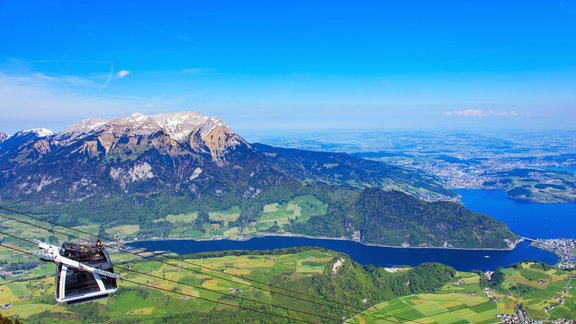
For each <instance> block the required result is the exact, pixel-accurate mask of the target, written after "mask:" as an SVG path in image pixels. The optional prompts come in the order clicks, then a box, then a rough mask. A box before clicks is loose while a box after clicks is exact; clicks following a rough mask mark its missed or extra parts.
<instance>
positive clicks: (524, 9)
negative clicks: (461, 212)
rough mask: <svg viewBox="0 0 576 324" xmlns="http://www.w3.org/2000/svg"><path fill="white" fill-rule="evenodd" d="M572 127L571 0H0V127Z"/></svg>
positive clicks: (575, 109) (575, 67)
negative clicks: (162, 123)
mask: <svg viewBox="0 0 576 324" xmlns="http://www.w3.org/2000/svg"><path fill="white" fill-rule="evenodd" d="M185 110H198V111H201V112H202V113H204V114H207V115H210V116H218V117H221V118H223V119H224V120H225V121H226V122H227V123H228V124H229V125H230V126H232V127H233V128H234V129H235V130H238V131H239V132H244V133H256V132H278V133H281V132H284V131H298V130H306V131H314V130H330V129H333V130H340V129H351V130H358V129H381V130H387V129H389V130H415V129H416V130H433V129H459V130H460V129H471V130H483V129H528V130H530V129H576V126H575V125H576V1H574V0H559V1H553V0H546V1H530V0H524V1H504V0H499V1H492V0H483V1H474V0H470V1H429V0H428V1H425V0H406V1H334V0H332V1H312V0H302V1H301V0H291V1H274V0H267V1H220V0H210V1H208V0H205V1H173V0H167V1H90V2H89V1H71V0H70V1H67V0H60V1H53V0H42V1H23V0H0V113H1V115H2V118H1V119H0V131H4V132H8V133H10V132H14V131H16V130H18V129H27V128H34V127H46V128H52V129H54V130H56V131H58V130H61V129H62V128H64V127H65V126H66V125H68V124H70V123H72V122H75V121H77V120H79V119H83V118H87V117H93V116H96V117H113V116H125V115H129V114H131V113H134V112H141V113H161V112H168V111H185Z"/></svg>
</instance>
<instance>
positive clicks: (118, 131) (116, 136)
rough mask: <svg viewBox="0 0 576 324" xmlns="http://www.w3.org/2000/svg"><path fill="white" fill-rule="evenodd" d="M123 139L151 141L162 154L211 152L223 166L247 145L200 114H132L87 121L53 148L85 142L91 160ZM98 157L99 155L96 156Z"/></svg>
mask: <svg viewBox="0 0 576 324" xmlns="http://www.w3.org/2000/svg"><path fill="white" fill-rule="evenodd" d="M158 133H160V134H164V136H163V139H157V140H153V139H152V137H151V136H152V135H153V134H158ZM122 138H131V140H128V141H127V142H128V143H127V145H128V146H133V145H140V144H142V143H143V142H142V141H141V140H142V139H144V138H146V139H147V140H145V141H152V142H151V145H153V146H155V147H158V146H162V147H163V149H162V150H163V151H170V152H173V153H174V152H176V151H174V149H173V148H174V147H176V146H179V145H180V146H182V147H187V148H189V149H192V150H194V151H199V152H208V153H210V155H211V156H212V160H214V161H219V162H222V161H223V160H225V158H224V155H225V153H226V151H227V150H228V149H230V148H234V147H236V146H238V145H240V144H245V145H248V143H247V142H246V141H244V139H242V138H241V137H240V136H238V135H237V134H235V133H234V132H233V131H232V130H231V129H230V128H229V127H228V126H227V125H226V124H225V123H224V122H223V121H222V120H221V119H218V118H214V117H208V116H204V115H202V114H200V113H199V112H176V113H164V114H157V115H144V114H139V113H137V114H132V115H130V116H128V117H119V118H112V119H86V120H83V121H81V122H79V123H76V124H74V125H72V126H70V127H68V128H67V129H65V130H64V131H62V132H61V133H59V134H58V135H56V136H55V137H54V144H55V145H57V146H59V147H65V146H69V145H73V144H78V143H79V142H86V143H84V145H83V149H82V150H83V151H86V149H88V151H89V153H90V155H91V156H93V155H94V154H96V153H97V152H98V150H99V149H98V147H102V148H103V149H104V154H108V153H109V152H110V151H111V150H114V149H115V148H116V147H117V145H118V144H119V143H120V142H121V139H122ZM97 155H99V153H98V154H97Z"/></svg>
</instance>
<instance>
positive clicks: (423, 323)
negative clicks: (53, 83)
mask: <svg viewBox="0 0 576 324" xmlns="http://www.w3.org/2000/svg"><path fill="white" fill-rule="evenodd" d="M0 216H1V214H0ZM0 234H2V235H6V236H10V237H12V238H15V239H18V240H22V241H24V242H28V243H31V244H36V243H35V242H34V241H32V240H28V239H25V238H21V237H18V236H16V235H12V234H8V233H5V232H1V231H0ZM0 246H2V244H0ZM4 246H5V247H7V248H11V247H9V246H6V245H4ZM11 249H13V250H17V251H20V252H22V253H27V254H32V253H29V252H26V251H22V250H18V249H16V248H11ZM32 255H33V254H32ZM115 267H116V268H119V269H122V270H125V271H129V272H134V273H137V274H140V275H145V276H149V277H152V278H155V279H159V280H165V281H169V282H173V283H177V284H181V285H185V286H189V287H193V288H200V289H203V290H206V291H210V292H214V293H218V294H221V295H227V296H231V297H233V298H238V299H241V300H247V301H252V302H256V303H260V304H265V305H268V306H275V307H280V308H284V309H286V310H291V311H295V312H298V313H303V314H307V315H312V316H316V317H319V318H324V319H331V320H335V321H341V320H340V319H336V318H330V317H323V316H321V315H318V314H312V313H308V312H304V311H300V310H294V309H290V308H286V307H284V306H278V305H274V304H270V303H267V302H260V301H255V300H252V299H249V298H243V297H240V298H239V297H238V296H234V295H230V294H226V293H222V292H219V291H215V290H211V289H209V288H204V287H197V286H194V285H190V284H186V283H181V282H177V281H175V280H171V279H166V278H162V277H159V276H155V275H150V274H147V273H143V272H139V271H137V270H133V269H128V268H123V267H118V266H115ZM201 274H203V273H201ZM122 280H124V281H127V282H130V280H128V279H126V278H122ZM137 284H140V285H145V284H141V283H137ZM148 286H149V287H152V288H154V287H155V286H151V285H148ZM156 288H158V287H156ZM166 291H169V292H171V291H170V290H166ZM371 312H373V313H376V314H379V315H383V314H381V313H380V312H375V311H371ZM448 312H450V311H444V312H439V313H436V314H432V315H430V316H435V315H440V314H444V313H448ZM359 314H361V313H359ZM359 314H358V315H359ZM364 316H368V317H372V318H376V319H379V320H385V319H387V317H393V318H396V319H400V320H406V321H409V322H414V323H422V324H425V322H421V321H418V320H415V319H407V318H403V317H399V316H395V315H392V314H389V313H388V314H387V315H384V317H381V316H371V315H367V314H364ZM391 322H393V323H399V322H398V321H397V320H396V321H391Z"/></svg>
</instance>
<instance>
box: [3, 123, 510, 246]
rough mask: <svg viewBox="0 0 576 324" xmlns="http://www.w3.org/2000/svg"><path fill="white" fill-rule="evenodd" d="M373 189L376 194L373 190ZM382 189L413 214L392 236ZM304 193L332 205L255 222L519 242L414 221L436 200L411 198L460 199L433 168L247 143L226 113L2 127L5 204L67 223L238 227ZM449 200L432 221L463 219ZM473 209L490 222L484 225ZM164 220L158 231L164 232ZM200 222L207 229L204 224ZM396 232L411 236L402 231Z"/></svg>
mask: <svg viewBox="0 0 576 324" xmlns="http://www.w3.org/2000/svg"><path fill="white" fill-rule="evenodd" d="M368 189H370V190H377V191H376V192H377V193H378V194H371V195H368V198H366V197H367V195H366V194H365V191H366V190H368ZM382 190H384V191H391V190H394V191H401V192H404V193H398V195H399V196H398V195H395V196H394V199H393V200H394V204H395V206H396V207H398V208H400V209H399V210H405V211H406V210H407V211H408V212H407V213H408V214H410V215H413V216H414V217H415V218H414V219H411V222H412V223H411V224H412V225H411V228H412V229H411V231H412V232H410V233H409V231H410V230H409V229H408V228H406V230H402V231H398V233H396V234H394V233H392V232H390V231H388V230H383V231H382V233H380V232H378V233H380V234H385V232H387V233H388V234H386V235H387V236H386V237H378V235H379V234H378V233H376V234H374V233H373V232H374V231H370V230H369V229H370V228H371V226H372V225H374V224H371V223H370V222H372V223H374V222H377V223H378V222H379V223H382V226H384V227H386V225H385V224H386V221H387V220H389V219H390V217H392V216H391V215H385V214H383V213H380V214H379V212H378V210H389V208H383V207H385V206H387V200H388V199H392V197H391V196H387V195H386V194H385V193H384V194H380V192H381V191H382ZM384 191H382V192H384ZM298 195H312V196H314V197H316V198H317V199H319V200H320V201H321V202H322V203H324V204H327V205H328V209H327V212H326V214H325V215H313V217H311V218H309V219H306V220H300V221H296V217H294V218H293V219H290V222H289V223H287V224H281V226H280V225H278V222H276V223H274V226H272V227H270V228H260V229H259V230H260V232H267V231H268V232H270V231H277V230H278V229H280V231H285V232H290V233H300V234H313V235H314V234H315V235H322V234H324V235H327V236H337V237H347V238H353V239H357V240H364V241H366V242H367V243H381V244H393V245H399V244H409V245H420V246H451V247H452V246H459V247H462V246H467V247H486V246H490V247H508V246H509V245H510V244H509V242H512V241H514V240H515V239H516V236H515V235H514V234H512V233H511V232H510V231H509V230H508V229H507V227H506V226H505V225H503V224H501V223H498V222H496V221H493V220H491V219H490V218H489V217H487V216H484V215H481V216H478V215H475V216H474V217H472V218H466V217H460V219H461V220H462V222H459V225H458V226H459V229H460V227H462V228H463V229H464V232H462V233H460V232H459V235H462V236H467V235H469V238H467V239H466V242H465V243H461V244H460V243H458V242H456V241H450V234H449V231H450V230H452V231H454V228H452V229H449V227H446V226H445V225H443V226H444V228H441V227H442V226H441V227H438V226H436V228H435V229H434V231H435V232H437V233H436V234H430V233H433V232H434V231H431V228H430V227H434V226H435V224H433V223H434V222H432V223H431V222H430V218H428V219H427V221H425V222H424V221H422V222H419V220H418V213H420V212H422V211H423V210H428V209H429V208H427V207H426V206H428V205H429V204H431V203H429V202H425V201H422V200H419V199H416V198H420V199H424V200H427V201H446V200H455V197H456V195H455V194H454V193H453V192H451V191H449V190H446V189H445V188H443V187H442V185H441V183H440V181H439V180H438V179H437V178H435V177H433V176H430V175H427V174H424V173H421V172H418V171H414V170H410V169H404V168H400V167H396V166H391V165H387V164H384V163H380V162H375V161H369V160H365V159H362V158H358V157H353V156H350V155H348V154H344V153H326V152H314V151H305V150H297V149H283V148H277V147H272V146H267V145H263V144H251V143H248V142H247V141H246V140H244V139H243V138H242V137H241V136H239V135H238V134H236V133H234V132H233V131H232V130H231V129H230V128H229V127H228V126H227V125H226V124H225V123H224V122H223V121H222V120H220V119H218V118H212V117H207V116H203V115H201V114H200V113H197V112H181V113H169V114H159V115H152V116H146V115H142V114H133V115H131V116H129V117H125V118H113V119H108V120H106V119H88V120H84V121H81V122H79V123H77V124H74V125H72V126H70V127H68V128H66V129H65V130H63V131H61V132H59V133H53V132H52V131H50V130H47V129H41V128H39V129H32V130H26V131H20V132H17V133H15V134H13V135H11V136H6V135H4V134H1V135H0V201H1V202H2V203H3V204H5V205H6V204H9V205H15V206H19V208H24V209H27V210H30V211H32V212H39V213H48V214H52V215H57V217H58V218H60V220H61V221H63V222H66V223H68V224H70V225H80V224H87V223H97V224H99V225H102V226H104V225H106V226H109V225H110V226H111V225H119V224H139V226H140V227H141V228H142V229H143V230H142V231H141V234H142V235H144V236H145V233H148V234H150V235H154V236H166V235H168V233H169V232H170V230H172V229H173V228H174V227H177V226H180V225H182V224H177V223H170V224H164V223H159V220H160V219H162V218H163V217H165V216H166V215H168V214H178V213H187V212H192V211H195V212H198V211H207V212H210V211H214V210H224V209H227V208H231V207H233V206H237V207H238V208H239V209H240V217H238V218H237V219H234V220H233V221H232V222H230V223H226V224H225V225H226V226H235V227H237V228H238V229H239V231H240V233H242V230H243V229H244V228H246V227H249V226H250V224H254V222H256V221H258V219H260V218H261V217H262V214H263V212H262V209H263V208H264V207H265V206H266V205H267V204H272V203H283V202H287V201H289V200H290V199H292V198H294V197H296V196H298ZM398 197H400V198H398ZM413 197H415V198H413ZM367 201H370V203H369V204H366V202H367ZM443 204H444V205H442V206H444V207H442V208H440V209H442V212H439V211H438V210H436V212H430V213H429V214H430V215H432V216H430V215H429V216H430V217H432V218H431V219H437V221H438V222H437V223H445V222H442V217H444V218H446V219H453V216H454V215H456V214H458V215H463V213H462V210H460V209H458V208H456V207H454V206H456V204H454V203H451V202H447V203H443ZM361 205H362V206H363V207H362V208H364V209H365V208H366V205H369V206H370V210H368V211H367V210H364V211H362V212H359V210H360V206H361ZM430 206H432V205H430ZM434 206H437V205H434ZM402 208H404V209H402ZM414 208H415V209H414ZM435 208H436V207H435ZM433 209H434V208H433ZM446 210H453V211H455V210H458V212H456V213H454V212H448V213H445V211H446ZM374 213H376V214H374ZM426 213H428V212H426ZM467 213H469V212H468V211H466V213H464V214H466V215H468V214H467ZM366 215H371V216H370V217H367V216H366ZM119 216H120V217H119ZM396 216H398V217H401V215H396ZM396 216H394V217H396ZM438 217H440V218H438ZM478 217H479V219H481V220H486V221H480V222H479V221H478V219H477V218H478ZM199 218H200V217H199ZM361 218H362V219H363V220H362V221H360V219H361ZM369 218H372V219H373V220H372V221H370V220H369ZM205 220H206V221H208V222H209V221H210V219H209V218H206V219H205ZM421 220H423V219H421ZM488 220H489V221H488ZM212 221H214V220H212ZM198 222H199V221H197V223H198ZM162 224H164V229H165V231H163V232H162V231H159V229H158V228H162V226H161V225H162ZM197 225H198V224H197ZM220 226H222V227H223V226H224V223H223V224H220ZM380 227H381V226H380ZM380 227H378V228H380ZM145 228H149V230H150V231H149V232H146V231H145V230H144V229H145ZM198 229H200V230H202V229H203V227H202V224H199V227H198ZM311 229H315V230H314V231H311ZM383 229H384V228H383ZM204 230H205V229H204ZM407 231H408V232H407ZM441 232H446V235H441ZM368 233H371V234H369V235H368ZM390 233H392V234H390ZM399 233H402V234H401V235H402V236H404V237H405V236H406V235H409V236H410V234H411V235H412V236H411V238H410V239H402V238H401V237H400V236H401V235H400V234H399ZM426 233H428V234H426ZM486 233H491V234H490V235H488V234H486ZM494 233H496V234H494ZM390 238H393V239H390Z"/></svg>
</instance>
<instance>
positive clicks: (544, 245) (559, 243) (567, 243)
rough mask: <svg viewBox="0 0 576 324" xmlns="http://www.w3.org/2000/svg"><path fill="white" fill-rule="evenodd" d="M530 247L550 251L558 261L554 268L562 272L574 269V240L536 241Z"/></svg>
mask: <svg viewBox="0 0 576 324" xmlns="http://www.w3.org/2000/svg"><path fill="white" fill-rule="evenodd" d="M532 245H533V246H534V247H537V248H541V249H543V250H546V251H550V252H552V253H554V254H556V255H557V256H558V258H559V259H560V260H559V261H558V263H557V264H556V267H557V268H559V269H563V270H572V269H576V239H548V240H544V239H538V240H535V241H533V242H532Z"/></svg>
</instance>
